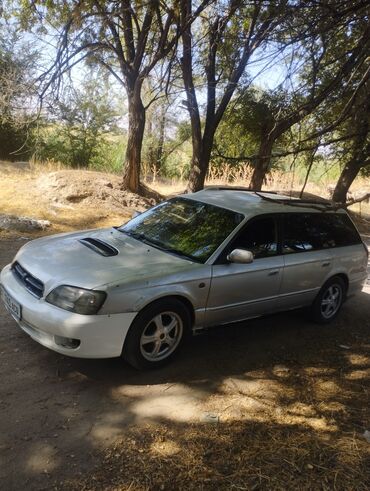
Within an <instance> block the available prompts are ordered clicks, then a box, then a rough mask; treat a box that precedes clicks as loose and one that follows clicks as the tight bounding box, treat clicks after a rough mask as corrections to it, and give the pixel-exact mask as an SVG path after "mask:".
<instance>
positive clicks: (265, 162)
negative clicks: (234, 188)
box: [250, 136, 275, 191]
mask: <svg viewBox="0 0 370 491" xmlns="http://www.w3.org/2000/svg"><path fill="white" fill-rule="evenodd" d="M274 141H275V137H272V136H270V137H269V138H266V139H264V138H263V139H262V141H261V144H260V148H259V150H258V156H257V159H256V162H255V167H254V171H253V174H252V178H251V183H250V188H251V189H255V190H257V191H261V189H262V185H263V180H264V178H265V175H266V173H267V171H268V170H269V166H270V161H271V153H272V147H273V144H274Z"/></svg>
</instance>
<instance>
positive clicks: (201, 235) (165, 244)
mask: <svg viewBox="0 0 370 491" xmlns="http://www.w3.org/2000/svg"><path fill="white" fill-rule="evenodd" d="M243 219H244V216H243V215H241V214H240V213H235V212H233V211H231V210H226V209H225V208H220V207H218V206H213V205H209V204H206V203H201V202H199V201H194V200H192V199H185V198H174V199H172V200H169V201H165V202H164V203H161V204H160V205H158V206H156V207H155V208H152V209H150V210H148V211H146V212H145V213H142V214H141V215H139V216H137V217H136V218H134V219H133V220H131V221H130V222H128V223H127V224H126V225H124V226H123V227H120V228H119V230H120V231H121V232H124V233H127V234H128V235H131V236H132V237H134V238H136V239H138V240H141V241H142V242H145V243H148V244H150V245H153V246H154V247H157V248H158V249H163V250H165V251H168V252H172V253H174V254H178V255H180V256H185V257H188V258H190V259H194V260H198V261H200V262H205V261H206V260H207V259H208V258H209V257H210V256H211V254H213V252H214V251H215V250H216V249H217V248H218V247H219V246H220V245H221V244H222V242H223V241H224V240H225V239H226V238H227V237H228V236H229V235H230V233H231V232H232V231H233V230H234V229H235V227H236V226H237V225H239V223H241V221H242V220H243Z"/></svg>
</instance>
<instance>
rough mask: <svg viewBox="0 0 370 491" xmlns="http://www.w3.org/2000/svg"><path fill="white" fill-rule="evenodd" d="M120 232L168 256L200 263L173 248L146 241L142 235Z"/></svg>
mask: <svg viewBox="0 0 370 491" xmlns="http://www.w3.org/2000/svg"><path fill="white" fill-rule="evenodd" d="M119 231H120V232H122V233H124V234H126V235H128V236H129V237H133V238H134V239H136V240H139V241H140V242H143V243H144V244H147V245H150V246H152V247H155V248H156V249H159V250H160V251H163V252H169V253H170V254H171V253H172V254H176V256H180V257H182V258H183V259H187V260H188V261H193V262H197V263H200V262H201V261H200V260H199V259H197V258H195V257H194V256H191V255H190V254H186V253H185V252H182V251H179V250H178V249H176V248H174V247H167V246H164V245H162V244H161V243H160V242H157V241H155V240H151V239H148V238H147V237H146V236H145V235H144V234H140V233H137V232H131V231H127V230H119Z"/></svg>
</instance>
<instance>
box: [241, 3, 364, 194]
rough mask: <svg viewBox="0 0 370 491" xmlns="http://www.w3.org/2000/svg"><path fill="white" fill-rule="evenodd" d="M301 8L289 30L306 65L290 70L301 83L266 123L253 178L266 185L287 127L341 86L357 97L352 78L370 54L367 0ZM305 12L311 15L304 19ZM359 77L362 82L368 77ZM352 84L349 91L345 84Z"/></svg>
mask: <svg viewBox="0 0 370 491" xmlns="http://www.w3.org/2000/svg"><path fill="white" fill-rule="evenodd" d="M299 11H301V18H300V17H297V16H294V17H292V18H290V19H285V21H287V20H288V21H289V23H290V22H291V20H292V24H291V25H290V28H289V29H288V31H287V32H289V31H290V32H291V34H290V36H291V37H292V43H296V44H298V45H300V46H301V48H302V50H301V51H300V66H302V67H303V71H301V72H298V73H294V74H293V75H292V74H290V73H288V76H289V77H295V78H296V79H298V80H299V86H298V88H297V89H296V90H294V91H293V92H292V93H291V96H290V103H289V104H288V105H285V106H282V107H280V108H278V110H277V111H276V112H275V114H274V118H273V119H272V121H271V124H270V126H268V127H266V128H265V132H264V134H263V135H262V137H261V142H260V148H259V151H258V156H257V159H256V161H255V168H254V172H253V175H252V179H251V188H253V189H261V187H262V184H263V179H264V176H265V174H266V172H267V171H268V170H269V167H270V162H271V156H272V151H273V147H274V144H275V142H276V141H277V140H278V139H279V138H281V136H282V135H283V134H284V133H285V132H287V131H288V130H289V129H290V128H292V126H294V125H295V124H297V123H299V122H300V121H302V120H303V119H304V118H306V117H307V116H308V115H310V114H312V113H313V112H314V111H315V110H317V108H318V107H319V106H320V105H321V104H323V103H324V102H325V101H328V100H330V97H332V96H337V95H338V93H339V92H340V91H341V90H342V95H345V97H346V99H345V103H347V102H349V103H350V102H351V101H352V97H353V94H354V93H355V92H356V91H357V90H358V84H356V83H355V84H353V83H352V82H353V74H354V73H355V72H356V71H357V70H359V69H360V68H361V67H362V66H363V64H364V63H365V60H366V57H367V56H368V52H369V47H370V28H369V25H368V10H367V7H366V4H365V3H364V2H363V1H361V0H358V1H353V2H336V1H335V2H334V1H329V2H325V3H323V4H321V3H317V2H316V1H313V2H311V1H308V2H305V3H303V4H302V6H301V9H298V12H299ZM303 12H305V13H306V15H305V16H304V17H303V19H304V20H303V21H302V14H303ZM302 22H303V23H305V26H303V25H302ZM289 23H288V24H289ZM302 33H303V34H302ZM293 53H294V52H293ZM357 82H358V83H359V84H362V83H363V80H362V81H360V80H357ZM347 87H348V90H346V91H345V92H344V94H343V88H347ZM325 131H326V130H323V133H324V132H325ZM316 136H317V135H313V136H312V137H313V138H316Z"/></svg>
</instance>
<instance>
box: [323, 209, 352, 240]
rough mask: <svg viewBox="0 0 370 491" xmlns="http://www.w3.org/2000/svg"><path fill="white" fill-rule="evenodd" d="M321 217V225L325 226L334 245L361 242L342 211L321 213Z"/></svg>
mask: <svg viewBox="0 0 370 491" xmlns="http://www.w3.org/2000/svg"><path fill="white" fill-rule="evenodd" d="M321 217H322V218H321V220H322V223H323V226H324V227H326V228H327V230H328V233H329V234H330V235H331V237H332V239H333V241H334V242H335V246H336V247H341V246H348V245H353V244H359V243H361V239H360V236H359V234H358V232H357V230H356V228H355V226H354V225H353V223H352V222H351V220H350V218H349V217H348V216H347V215H345V214H344V213H340V214H339V213H336V214H334V213H333V214H327V215H321Z"/></svg>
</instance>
